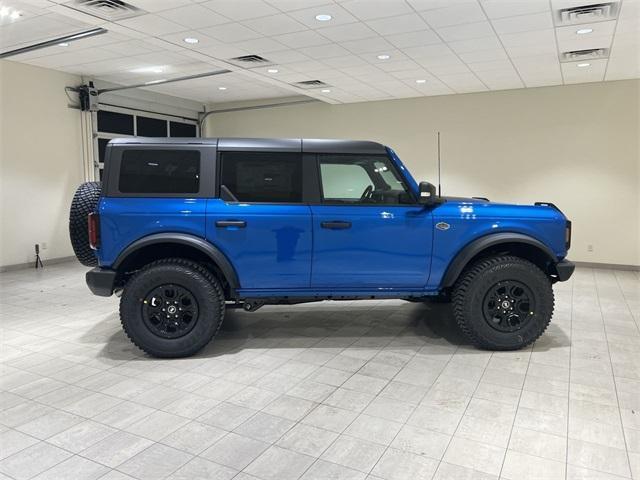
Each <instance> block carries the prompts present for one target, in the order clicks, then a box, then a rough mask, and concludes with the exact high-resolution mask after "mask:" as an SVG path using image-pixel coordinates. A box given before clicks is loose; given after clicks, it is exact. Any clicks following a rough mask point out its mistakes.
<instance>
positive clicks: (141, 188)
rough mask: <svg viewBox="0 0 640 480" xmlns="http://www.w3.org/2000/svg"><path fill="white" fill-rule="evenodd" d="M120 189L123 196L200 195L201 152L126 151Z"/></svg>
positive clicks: (122, 164)
mask: <svg viewBox="0 0 640 480" xmlns="http://www.w3.org/2000/svg"><path fill="white" fill-rule="evenodd" d="M118 187H119V190H120V192H122V193H149V194H154V193H157V194H180V193H185V194H187V193H198V191H199V190H200V152H198V151H195V150H146V149H145V150H125V151H124V152H123V153H122V162H121V164H120V179H119V183H118Z"/></svg>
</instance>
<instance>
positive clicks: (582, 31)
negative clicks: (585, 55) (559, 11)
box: [576, 28, 593, 35]
mask: <svg viewBox="0 0 640 480" xmlns="http://www.w3.org/2000/svg"><path fill="white" fill-rule="evenodd" d="M591 32H593V28H581V29H580V30H576V33H577V34H578V35H584V34H585V33H591Z"/></svg>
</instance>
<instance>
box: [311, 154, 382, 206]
mask: <svg viewBox="0 0 640 480" xmlns="http://www.w3.org/2000/svg"><path fill="white" fill-rule="evenodd" d="M320 171H321V172H322V189H323V191H324V198H326V199H336V198H338V199H344V200H358V199H359V198H360V196H361V195H362V193H363V192H364V191H365V189H366V188H367V187H368V186H369V185H371V186H373V182H372V181H371V178H370V177H369V175H368V174H367V171H366V170H365V169H364V168H362V167H361V166H360V165H356V164H348V163H321V164H320Z"/></svg>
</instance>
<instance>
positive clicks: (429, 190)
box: [418, 182, 437, 205]
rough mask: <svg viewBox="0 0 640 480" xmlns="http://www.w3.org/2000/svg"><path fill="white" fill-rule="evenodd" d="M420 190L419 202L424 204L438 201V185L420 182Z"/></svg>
mask: <svg viewBox="0 0 640 480" xmlns="http://www.w3.org/2000/svg"><path fill="white" fill-rule="evenodd" d="M418 191H419V193H420V197H419V198H418V203H421V204H423V205H429V204H432V203H435V202H436V198H437V195H436V186H435V185H434V184H432V183H429V182H420V185H419V186H418Z"/></svg>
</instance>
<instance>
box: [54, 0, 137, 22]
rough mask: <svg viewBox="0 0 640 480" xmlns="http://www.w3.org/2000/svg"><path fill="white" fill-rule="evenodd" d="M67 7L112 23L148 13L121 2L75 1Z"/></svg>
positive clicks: (110, 0)
mask: <svg viewBox="0 0 640 480" xmlns="http://www.w3.org/2000/svg"><path fill="white" fill-rule="evenodd" d="M65 6H67V7H69V8H73V9H74V10H78V11H79V12H82V13H88V14H89V15H93V16H94V17H98V18H102V19H103V20H109V21H111V22H114V21H117V20H123V19H125V18H131V17H137V16H138V15H143V14H145V13H147V12H145V11H144V10H141V9H139V8H138V7H134V6H133V5H130V4H128V3H126V2H123V1H121V0H73V1H72V2H69V3H67V4H65Z"/></svg>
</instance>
